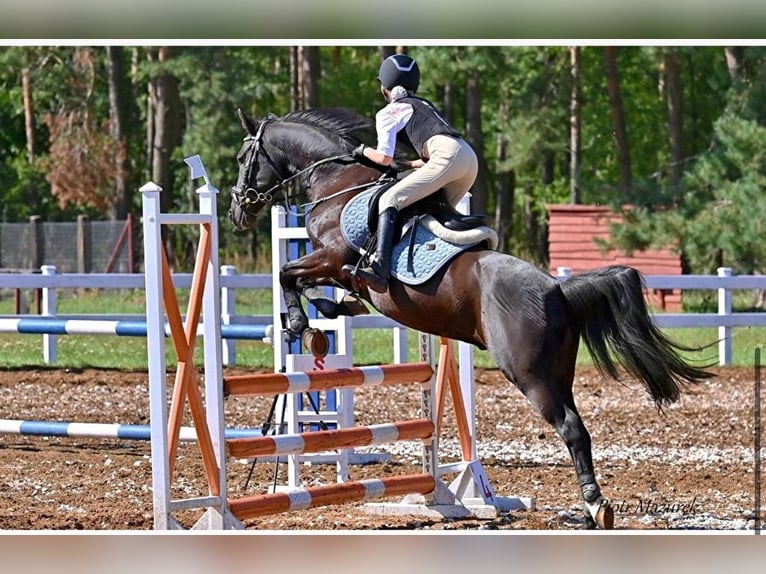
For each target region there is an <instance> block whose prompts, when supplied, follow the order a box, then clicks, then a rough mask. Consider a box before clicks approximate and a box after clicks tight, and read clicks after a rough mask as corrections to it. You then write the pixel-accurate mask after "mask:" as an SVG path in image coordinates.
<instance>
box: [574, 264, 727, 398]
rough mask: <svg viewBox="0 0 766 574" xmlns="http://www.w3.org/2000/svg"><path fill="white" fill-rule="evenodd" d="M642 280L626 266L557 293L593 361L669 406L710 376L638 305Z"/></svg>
mask: <svg viewBox="0 0 766 574" xmlns="http://www.w3.org/2000/svg"><path fill="white" fill-rule="evenodd" d="M642 287H643V280H642V278H641V275H640V274H639V272H638V271H636V270H635V269H633V268H631V267H625V266H619V265H615V266H610V267H604V268H602V269H596V270H594V271H588V272H586V273H581V274H577V275H573V276H572V277H570V278H569V279H567V280H566V281H564V282H563V283H561V290H562V291H563V293H564V297H565V298H566V300H567V304H568V305H569V308H570V309H571V310H572V316H573V319H574V321H575V322H576V324H577V327H578V328H579V331H580V334H581V335H582V338H583V340H584V341H585V344H586V346H587V348H588V350H589V351H590V354H591V356H592V357H593V362H594V364H595V365H596V367H597V368H598V369H599V371H601V372H602V373H603V374H606V375H609V376H611V377H612V378H614V379H619V373H618V370H617V368H618V365H619V366H622V367H623V368H624V369H625V370H627V371H628V373H630V374H631V375H633V376H634V377H636V378H637V379H638V380H639V381H641V382H642V383H643V384H644V386H645V387H646V389H647V391H648V392H649V394H650V395H651V396H652V398H653V399H654V402H655V403H656V404H657V406H658V407H660V408H662V407H663V406H666V405H669V404H671V403H673V402H675V401H676V400H677V399H678V397H679V396H680V385H683V384H687V383H697V382H699V381H701V380H704V379H707V378H709V377H711V376H712V373H710V372H707V371H705V370H703V369H699V368H696V367H693V366H691V365H689V364H687V363H686V362H685V361H684V360H683V359H682V358H681V357H680V356H679V355H678V351H681V350H691V349H689V348H687V347H684V346H682V345H678V344H676V343H673V342H672V341H670V340H669V339H668V338H667V337H666V336H665V335H664V334H663V333H662V332H661V331H660V330H659V329H658V328H657V326H656V325H655V324H654V323H653V321H652V319H651V317H650V315H649V312H648V311H647V308H646V303H645V302H644V294H643V291H642Z"/></svg>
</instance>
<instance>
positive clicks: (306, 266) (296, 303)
mask: <svg viewBox="0 0 766 574" xmlns="http://www.w3.org/2000/svg"><path fill="white" fill-rule="evenodd" d="M331 268H332V266H331V264H330V261H329V258H328V256H327V253H326V252H325V250H324V249H316V250H314V251H312V252H311V253H309V254H308V255H304V256H303V257H300V258H298V259H295V260H293V261H289V262H288V263H286V264H285V265H284V266H283V267H282V269H281V270H280V272H279V283H280V285H281V286H282V295H283V297H284V300H285V307H286V308H287V324H286V328H287V335H288V338H289V339H290V340H291V341H294V340H295V339H296V338H297V337H300V336H301V334H302V333H303V332H304V331H305V330H306V329H307V328H308V326H309V319H308V316H307V315H306V311H305V310H304V309H303V304H302V303H301V291H302V288H303V286H304V285H310V284H315V282H316V280H317V279H318V278H321V277H327V276H332V273H331Z"/></svg>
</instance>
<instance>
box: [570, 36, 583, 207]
mask: <svg viewBox="0 0 766 574" xmlns="http://www.w3.org/2000/svg"><path fill="white" fill-rule="evenodd" d="M569 62H570V67H569V70H570V74H571V76H572V85H571V91H570V95H569V202H570V203H571V204H573V205H577V204H579V203H581V201H582V200H581V197H580V162H581V161H582V149H581V135H580V123H581V117H580V47H579V46H571V47H570V48H569Z"/></svg>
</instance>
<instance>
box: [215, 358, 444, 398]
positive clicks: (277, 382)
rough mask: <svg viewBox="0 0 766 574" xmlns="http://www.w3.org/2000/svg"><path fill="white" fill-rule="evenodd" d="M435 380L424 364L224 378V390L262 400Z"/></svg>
mask: <svg viewBox="0 0 766 574" xmlns="http://www.w3.org/2000/svg"><path fill="white" fill-rule="evenodd" d="M432 376H433V368H432V367H431V365H430V364H429V363H425V362H421V363H402V364H399V365H383V366H368V367H354V368H349V369H327V370H324V371H309V372H305V373H266V374H253V375H233V376H228V377H224V379H223V381H224V389H225V391H226V392H227V393H228V394H229V395H237V396H263V395H279V394H283V393H302V392H306V391H326V390H329V389H341V388H349V387H367V386H376V385H382V386H387V385H397V384H407V383H428V382H429V381H430V380H431V377H432Z"/></svg>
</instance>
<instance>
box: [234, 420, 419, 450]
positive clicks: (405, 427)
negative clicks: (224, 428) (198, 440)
mask: <svg viewBox="0 0 766 574" xmlns="http://www.w3.org/2000/svg"><path fill="white" fill-rule="evenodd" d="M433 432H434V423H433V421H431V420H428V419H414V420H408V421H399V422H394V423H383V424H378V425H370V426H361V427H354V428H348V429H334V430H326V431H312V432H306V433H300V434H286V435H277V436H265V437H253V438H241V439H230V440H227V441H226V449H227V454H228V455H229V456H230V457H233V458H252V457H258V456H275V455H276V456H280V455H288V454H301V453H306V452H322V451H326V450H332V449H341V448H352V447H358V446H370V445H376V444H384V443H389V442H396V441H402V440H416V439H427V438H430V437H431V436H432V435H433Z"/></svg>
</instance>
